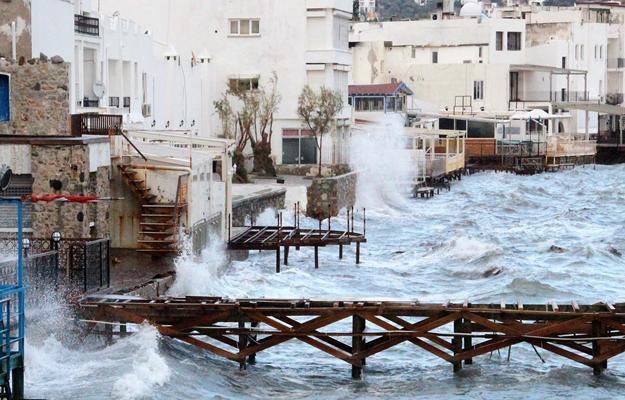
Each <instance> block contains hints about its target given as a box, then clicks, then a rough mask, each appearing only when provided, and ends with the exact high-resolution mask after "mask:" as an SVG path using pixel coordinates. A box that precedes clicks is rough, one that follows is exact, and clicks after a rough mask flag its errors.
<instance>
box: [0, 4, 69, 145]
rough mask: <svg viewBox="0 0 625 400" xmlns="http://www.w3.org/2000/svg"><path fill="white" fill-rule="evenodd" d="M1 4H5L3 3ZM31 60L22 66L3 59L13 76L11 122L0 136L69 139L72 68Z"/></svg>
mask: <svg viewBox="0 0 625 400" xmlns="http://www.w3.org/2000/svg"><path fill="white" fill-rule="evenodd" d="M0 4H3V3H2V1H0ZM55 61H56V62H57V63H53V62H44V61H39V60H30V61H28V62H26V63H24V64H23V65H19V64H18V63H10V62H7V61H2V60H0V73H5V74H8V75H9V77H10V86H11V92H10V115H11V117H10V118H11V120H10V121H9V122H0V135H17V136H20V135H21V136H24V135H29V136H69V135H70V134H71V131H70V123H69V120H70V116H69V111H70V108H69V68H70V65H69V64H67V63H64V62H58V61H59V60H55Z"/></svg>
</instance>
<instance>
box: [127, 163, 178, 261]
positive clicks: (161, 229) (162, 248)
mask: <svg viewBox="0 0 625 400" xmlns="http://www.w3.org/2000/svg"><path fill="white" fill-rule="evenodd" d="M119 169H120V171H121V175H122V177H123V179H124V181H125V182H126V184H127V186H128V187H129V188H130V189H131V190H132V191H133V193H135V195H137V197H138V198H139V202H140V206H141V214H140V217H139V227H140V230H139V239H138V240H137V243H138V244H139V248H138V249H137V251H139V252H143V253H150V254H153V255H158V254H160V255H167V254H175V253H178V251H179V250H180V248H181V243H180V239H181V238H180V230H181V229H180V228H181V218H180V217H181V215H182V213H183V212H185V211H186V209H187V191H188V183H187V176H186V175H183V176H179V177H178V188H177V192H176V201H175V202H174V203H157V202H156V200H157V196H156V195H155V194H153V193H152V192H151V189H150V187H149V186H148V185H147V182H146V175H145V173H144V171H141V170H140V169H138V167H137V168H134V167H133V166H132V165H130V164H120V165H119Z"/></svg>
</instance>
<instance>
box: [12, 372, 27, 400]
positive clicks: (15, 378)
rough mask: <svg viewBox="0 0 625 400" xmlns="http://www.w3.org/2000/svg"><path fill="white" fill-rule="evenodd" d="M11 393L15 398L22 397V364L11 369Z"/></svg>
mask: <svg viewBox="0 0 625 400" xmlns="http://www.w3.org/2000/svg"><path fill="white" fill-rule="evenodd" d="M11 393H12V395H13V398H14V399H16V400H22V399H23V398H24V366H23V365H20V366H19V367H16V368H13V370H11Z"/></svg>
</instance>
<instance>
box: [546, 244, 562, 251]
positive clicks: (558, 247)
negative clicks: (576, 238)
mask: <svg viewBox="0 0 625 400" xmlns="http://www.w3.org/2000/svg"><path fill="white" fill-rule="evenodd" d="M549 251H550V252H552V253H564V252H565V251H566V250H564V249H563V248H562V247H560V246H556V245H555V244H552V245H551V246H550V247H549Z"/></svg>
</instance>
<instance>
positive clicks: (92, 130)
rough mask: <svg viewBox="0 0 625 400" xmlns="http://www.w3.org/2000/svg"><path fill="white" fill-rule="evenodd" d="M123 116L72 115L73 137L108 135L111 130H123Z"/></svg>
mask: <svg viewBox="0 0 625 400" xmlns="http://www.w3.org/2000/svg"><path fill="white" fill-rule="evenodd" d="M122 123H123V118H122V116H121V115H111V114H96V113H85V114H74V115H72V135H73V136H82V135H108V134H109V132H110V131H111V130H114V131H118V130H120V129H122Z"/></svg>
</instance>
